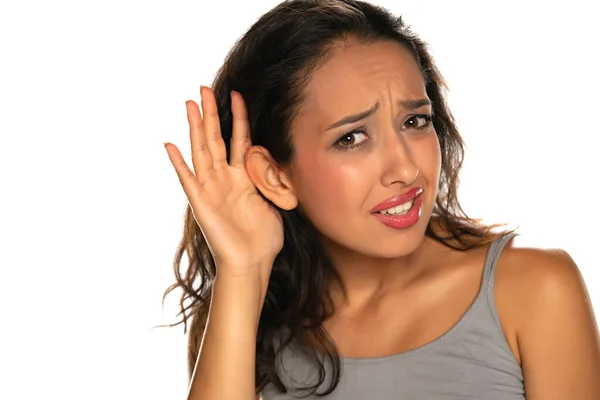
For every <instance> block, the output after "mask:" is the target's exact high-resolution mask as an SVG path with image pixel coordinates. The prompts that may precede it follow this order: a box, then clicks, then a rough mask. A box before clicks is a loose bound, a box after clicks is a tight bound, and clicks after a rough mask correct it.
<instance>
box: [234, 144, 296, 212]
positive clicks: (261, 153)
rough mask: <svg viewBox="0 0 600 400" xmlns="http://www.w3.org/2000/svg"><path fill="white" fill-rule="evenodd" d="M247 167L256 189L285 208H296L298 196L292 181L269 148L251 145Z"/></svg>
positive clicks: (246, 157) (247, 154)
mask: <svg viewBox="0 0 600 400" xmlns="http://www.w3.org/2000/svg"><path fill="white" fill-rule="evenodd" d="M245 167H246V171H247V172H248V176H249V177H250V180H251V181H252V183H254V186H256V189H258V190H259V191H260V192H261V193H262V194H263V195H264V196H265V197H266V198H267V199H269V200H271V201H272V202H273V203H274V204H275V205H276V206H277V207H279V208H282V209H284V210H292V209H294V208H296V206H297V205H298V198H297V197H296V195H295V193H294V188H293V186H292V182H291V180H290V178H289V176H288V175H287V173H286V172H285V171H283V170H282V169H281V168H280V167H279V165H278V164H277V162H275V160H273V157H272V156H271V153H269V151H268V150H267V149H265V148H264V147H261V146H252V147H250V149H248V152H247V153H246V156H245Z"/></svg>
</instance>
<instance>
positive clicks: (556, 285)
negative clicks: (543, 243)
mask: <svg viewBox="0 0 600 400" xmlns="http://www.w3.org/2000/svg"><path fill="white" fill-rule="evenodd" d="M496 285H497V286H498V289H499V290H500V291H508V292H510V293H511V295H513V296H516V300H518V301H519V303H520V305H521V306H523V307H522V308H521V310H522V312H523V313H524V314H525V315H528V314H529V313H531V312H534V311H535V312H536V313H539V312H541V311H543V309H542V310H540V309H535V310H534V309H531V307H533V306H542V305H544V304H546V305H550V304H554V303H559V304H556V305H557V306H560V304H563V305H564V306H569V305H570V306H573V304H572V302H578V301H581V300H584V299H587V297H588V294H587V289H586V286H585V282H584V280H583V277H582V275H581V272H580V270H579V268H578V266H577V264H576V263H575V261H574V260H573V258H572V257H571V255H570V254H569V253H568V252H567V251H565V250H563V249H544V248H533V247H516V246H514V245H510V246H509V245H507V247H506V248H505V250H504V251H503V252H502V254H501V255H500V259H499V260H498V265H497V270H496Z"/></svg>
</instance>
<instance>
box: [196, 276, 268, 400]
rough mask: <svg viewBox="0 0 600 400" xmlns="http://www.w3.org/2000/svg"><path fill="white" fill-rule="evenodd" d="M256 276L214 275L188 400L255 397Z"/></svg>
mask: <svg viewBox="0 0 600 400" xmlns="http://www.w3.org/2000/svg"><path fill="white" fill-rule="evenodd" d="M263 301H264V293H263V290H262V289H261V286H260V284H259V282H258V278H256V279H254V278H225V277H223V278H217V279H216V280H215V282H214V285H213V292H212V299H211V305H210V311H209V315H208V320H207V324H206V329H205V331H204V332H205V333H204V337H203V340H202V344H201V346H200V352H199V355H198V359H197V361H196V367H195V369H194V373H193V375H192V380H191V384H190V390H189V395H188V400H205V399H220V400H221V399H222V400H246V399H247V400H253V399H254V398H255V395H254V390H255V360H256V333H257V329H258V321H259V317H260V310H261V309H262V304H263Z"/></svg>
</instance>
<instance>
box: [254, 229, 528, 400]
mask: <svg viewBox="0 0 600 400" xmlns="http://www.w3.org/2000/svg"><path fill="white" fill-rule="evenodd" d="M516 235H517V233H510V234H507V235H504V236H503V237H501V238H498V239H496V240H495V241H494V242H492V244H491V245H490V247H489V249H488V252H487V255H486V259H485V266H484V270H483V278H482V284H481V287H480V289H479V293H478V295H477V297H476V299H475V301H474V302H473V303H472V304H471V306H470V307H469V309H468V310H467V311H466V312H465V314H463V316H462V317H461V319H460V320H459V321H458V322H457V323H456V324H455V325H454V326H453V327H452V328H451V329H450V330H449V331H447V332H446V333H444V334H443V335H442V336H440V337H439V338H437V339H436V340H434V341H433V342H430V343H428V344H425V345H423V346H421V347H419V348H416V349H414V350H410V351H407V352H404V353H400V354H395V355H391V356H387V357H378V358H342V359H341V364H342V372H341V379H340V382H339V385H338V386H337V388H336V389H335V390H334V391H333V393H332V394H330V395H328V396H325V397H324V399H331V400H342V399H343V400H359V399H360V400H363V399H378V400H379V399H381V400H388V399H389V400H391V399H395V400H396V399H398V400H417V399H418V400H434V399H435V400H438V399H439V400H442V399H443V400H454V399H456V400H459V399H460V400H464V399H478V400H480V399H485V400H516V399H525V395H524V386H523V374H522V371H521V368H520V367H519V364H518V363H517V361H516V360H515V358H514V356H513V354H512V352H511V350H510V347H509V346H508V343H507V341H506V338H505V337H504V334H503V332H502V328H501V326H500V320H499V318H498V313H497V311H496V307H495V302H494V269H495V267H496V263H497V261H498V257H499V256H500V252H501V251H502V249H503V247H504V246H505V244H506V243H507V242H508V241H509V240H510V239H511V238H513V237H514V236H516ZM322 360H323V359H322ZM325 366H326V371H327V372H328V374H327V376H326V378H325V382H324V383H323V384H322V385H321V386H320V387H319V392H322V391H323V389H325V388H327V387H328V386H329V383H330V382H331V380H330V379H331V373H330V371H331V370H330V366H329V364H328V363H325ZM278 369H279V376H280V377H281V380H282V382H283V383H284V385H285V386H286V387H287V388H288V393H285V394H284V393H279V392H278V390H277V389H276V388H275V387H274V386H273V385H271V384H269V385H268V386H267V387H265V389H264V390H263V391H262V399H263V400H288V399H296V398H298V397H299V396H301V395H302V394H304V393H305V392H301V391H296V390H293V388H294V387H299V386H300V387H303V386H304V387H306V386H308V384H314V383H316V382H318V369H317V368H315V366H314V364H312V363H310V362H309V358H308V357H307V355H306V352H304V351H303V350H302V349H300V348H298V347H297V346H294V345H293V344H292V345H290V346H288V347H286V348H285V349H283V351H282V353H281V358H280V360H279V362H278ZM290 389H291V390H290ZM308 398H310V399H316V398H317V397H308Z"/></svg>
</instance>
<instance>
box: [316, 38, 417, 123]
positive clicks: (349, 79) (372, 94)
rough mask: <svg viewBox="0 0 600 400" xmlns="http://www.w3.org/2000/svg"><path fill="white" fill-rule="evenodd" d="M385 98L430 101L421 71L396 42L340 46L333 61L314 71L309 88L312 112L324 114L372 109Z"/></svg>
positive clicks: (409, 54) (348, 43)
mask: <svg viewBox="0 0 600 400" xmlns="http://www.w3.org/2000/svg"><path fill="white" fill-rule="evenodd" d="M382 96H384V97H385V96H391V97H394V98H398V99H400V98H402V99H404V98H422V97H427V96H426V91H425V83H424V80H423V76H422V74H421V70H420V68H419V66H418V65H417V62H416V61H415V59H414V57H413V56H412V54H411V53H410V52H409V50H407V49H406V48H405V47H404V46H403V45H401V44H400V43H398V42H395V41H378V42H375V43H370V44H361V43H359V42H356V41H352V42H346V43H344V44H343V45H338V46H337V47H336V48H335V50H334V52H333V56H332V57H331V59H330V60H328V61H327V62H326V63H325V64H324V65H323V66H321V67H320V68H318V69H316V70H314V71H313V73H312V75H311V79H310V80H309V82H308V84H307V86H306V100H307V101H306V104H305V106H306V107H307V111H308V110H311V109H312V110H313V111H315V110H316V111H320V112H321V113H326V114H327V113H328V111H331V112H334V113H335V114H336V115H337V111H339V110H335V108H337V107H334V106H339V107H343V108H344V109H348V110H350V111H357V110H363V109H365V107H369V106H372V105H373V104H374V103H375V101H377V100H378V99H379V98H381V97H382Z"/></svg>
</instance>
